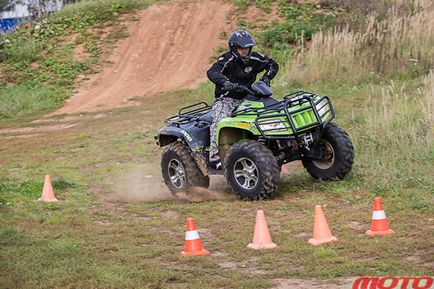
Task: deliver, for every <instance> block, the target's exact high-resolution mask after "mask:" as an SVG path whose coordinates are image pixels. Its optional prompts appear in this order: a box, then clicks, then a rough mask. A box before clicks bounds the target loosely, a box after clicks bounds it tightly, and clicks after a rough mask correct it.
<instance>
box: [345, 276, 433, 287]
mask: <svg viewBox="0 0 434 289" xmlns="http://www.w3.org/2000/svg"><path fill="white" fill-rule="evenodd" d="M433 283H434V279H433V278H432V277H359V278H357V279H356V280H355V281H354V283H353V289H395V288H396V289H430V288H431V287H432V285H433Z"/></svg>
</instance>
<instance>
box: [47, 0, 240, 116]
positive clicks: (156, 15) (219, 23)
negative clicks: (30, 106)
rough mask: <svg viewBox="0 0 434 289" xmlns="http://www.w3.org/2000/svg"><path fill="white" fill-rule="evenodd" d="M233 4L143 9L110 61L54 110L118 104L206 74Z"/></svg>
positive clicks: (197, 80)
mask: <svg viewBox="0 0 434 289" xmlns="http://www.w3.org/2000/svg"><path fill="white" fill-rule="evenodd" d="M231 8H232V6H231V5H229V4H227V3H226V4H225V3H222V2H220V1H187V2H182V3H180V2H175V3H171V4H166V5H153V6H151V7H149V8H148V9H146V10H144V11H142V12H141V13H140V14H139V16H140V20H139V21H137V22H133V23H131V24H130V25H129V27H128V30H129V34H130V36H129V37H128V38H127V39H124V40H121V41H120V42H119V43H118V46H117V48H116V49H115V51H114V52H113V54H112V55H110V56H109V59H107V60H108V61H109V62H110V63H112V65H109V66H107V67H105V68H104V69H103V71H102V72H101V73H100V74H98V75H94V76H92V77H91V80H90V81H89V82H88V83H87V84H83V85H81V87H79V88H78V93H76V94H75V95H73V96H72V97H71V98H70V99H69V100H68V101H67V102H66V104H65V106H64V107H62V108H61V109H59V110H58V111H56V112H54V114H64V113H76V112H82V111H88V112H90V111H96V110H101V109H108V108H113V107H119V106H123V105H128V104H129V103H128V101H129V99H131V98H133V97H143V96H149V95H153V94H156V93H159V92H165V91H170V90H174V89H182V88H189V87H193V86H195V85H197V84H198V83H200V82H201V81H203V80H204V79H205V77H206V70H207V69H208V68H209V66H210V63H209V60H210V57H211V56H212V54H213V51H214V48H215V47H216V46H217V45H218V44H219V43H220V42H221V40H219V34H220V32H221V31H222V30H223V29H224V27H225V26H226V23H227V15H228V14H229V12H230V10H231ZM130 104H131V103H130Z"/></svg>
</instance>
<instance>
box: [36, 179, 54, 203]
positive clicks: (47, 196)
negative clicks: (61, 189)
mask: <svg viewBox="0 0 434 289" xmlns="http://www.w3.org/2000/svg"><path fill="white" fill-rule="evenodd" d="M38 201H40V202H49V203H52V202H57V199H56V197H55V196H54V191H53V186H52V185H51V180H50V176H49V175H46V176H45V180H44V188H43V189H42V196H41V197H40V198H39V199H38Z"/></svg>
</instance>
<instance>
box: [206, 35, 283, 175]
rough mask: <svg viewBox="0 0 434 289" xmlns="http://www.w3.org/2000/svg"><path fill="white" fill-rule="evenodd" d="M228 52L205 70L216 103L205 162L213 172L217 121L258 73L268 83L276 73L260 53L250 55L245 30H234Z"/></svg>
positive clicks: (237, 101) (272, 63) (216, 162)
mask: <svg viewBox="0 0 434 289" xmlns="http://www.w3.org/2000/svg"><path fill="white" fill-rule="evenodd" d="M228 45H229V51H227V52H225V53H223V54H222V55H221V56H220V57H219V59H218V60H217V62H215V63H214V64H213V65H212V66H211V68H210V69H209V70H208V72H207V74H208V78H209V80H211V81H212V82H213V83H214V84H215V85H216V86H215V97H216V101H215V103H214V105H213V106H212V114H213V122H212V124H211V127H210V134H211V146H210V154H209V161H210V164H211V166H212V167H214V168H215V169H221V162H220V155H219V151H218V147H217V136H216V129H217V122H218V121H220V120H221V119H222V118H225V117H228V116H230V115H231V113H232V111H233V110H234V109H235V108H236V107H237V106H238V105H239V104H240V103H241V101H242V99H243V98H244V97H246V96H247V92H246V91H245V90H244V89H243V86H246V87H248V88H250V86H251V85H252V84H253V83H254V82H255V80H256V76H257V74H258V73H260V72H263V71H266V73H265V74H264V75H263V76H262V77H261V79H260V80H261V81H263V82H265V84H267V85H268V86H270V81H271V80H272V79H273V78H274V76H275V75H276V74H277V71H278V70H279V66H278V65H277V63H276V62H275V61H274V60H273V59H271V58H269V57H266V56H264V55H262V54H260V53H257V52H252V48H253V47H254V46H255V45H256V43H255V40H254V39H253V37H252V36H251V35H250V33H249V32H247V31H246V30H242V29H238V30H236V31H234V32H233V33H232V34H231V36H230V37H229V42H228Z"/></svg>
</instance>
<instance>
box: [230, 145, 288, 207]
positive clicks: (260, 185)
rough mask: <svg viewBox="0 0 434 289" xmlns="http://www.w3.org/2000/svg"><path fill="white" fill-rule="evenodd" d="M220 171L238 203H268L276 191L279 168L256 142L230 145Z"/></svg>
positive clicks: (266, 149)
mask: <svg viewBox="0 0 434 289" xmlns="http://www.w3.org/2000/svg"><path fill="white" fill-rule="evenodd" d="M223 170H224V175H225V178H226V181H227V182H228V185H229V187H231V189H232V191H233V192H234V193H235V194H236V195H237V196H238V197H239V198H240V199H242V200H252V201H253V200H265V199H270V198H271V197H272V196H273V193H274V192H275V191H276V190H277V186H278V182H279V177H280V170H279V165H278V164H277V161H276V158H275V157H274V156H273V153H272V152H271V151H270V150H269V149H268V148H267V147H266V146H264V145H263V144H261V143H259V142H257V141H254V140H242V141H240V142H237V143H236V144H234V145H232V147H231V148H230V149H229V151H228V154H227V155H226V158H225V162H224V166H223ZM255 176H256V177H255Z"/></svg>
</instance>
